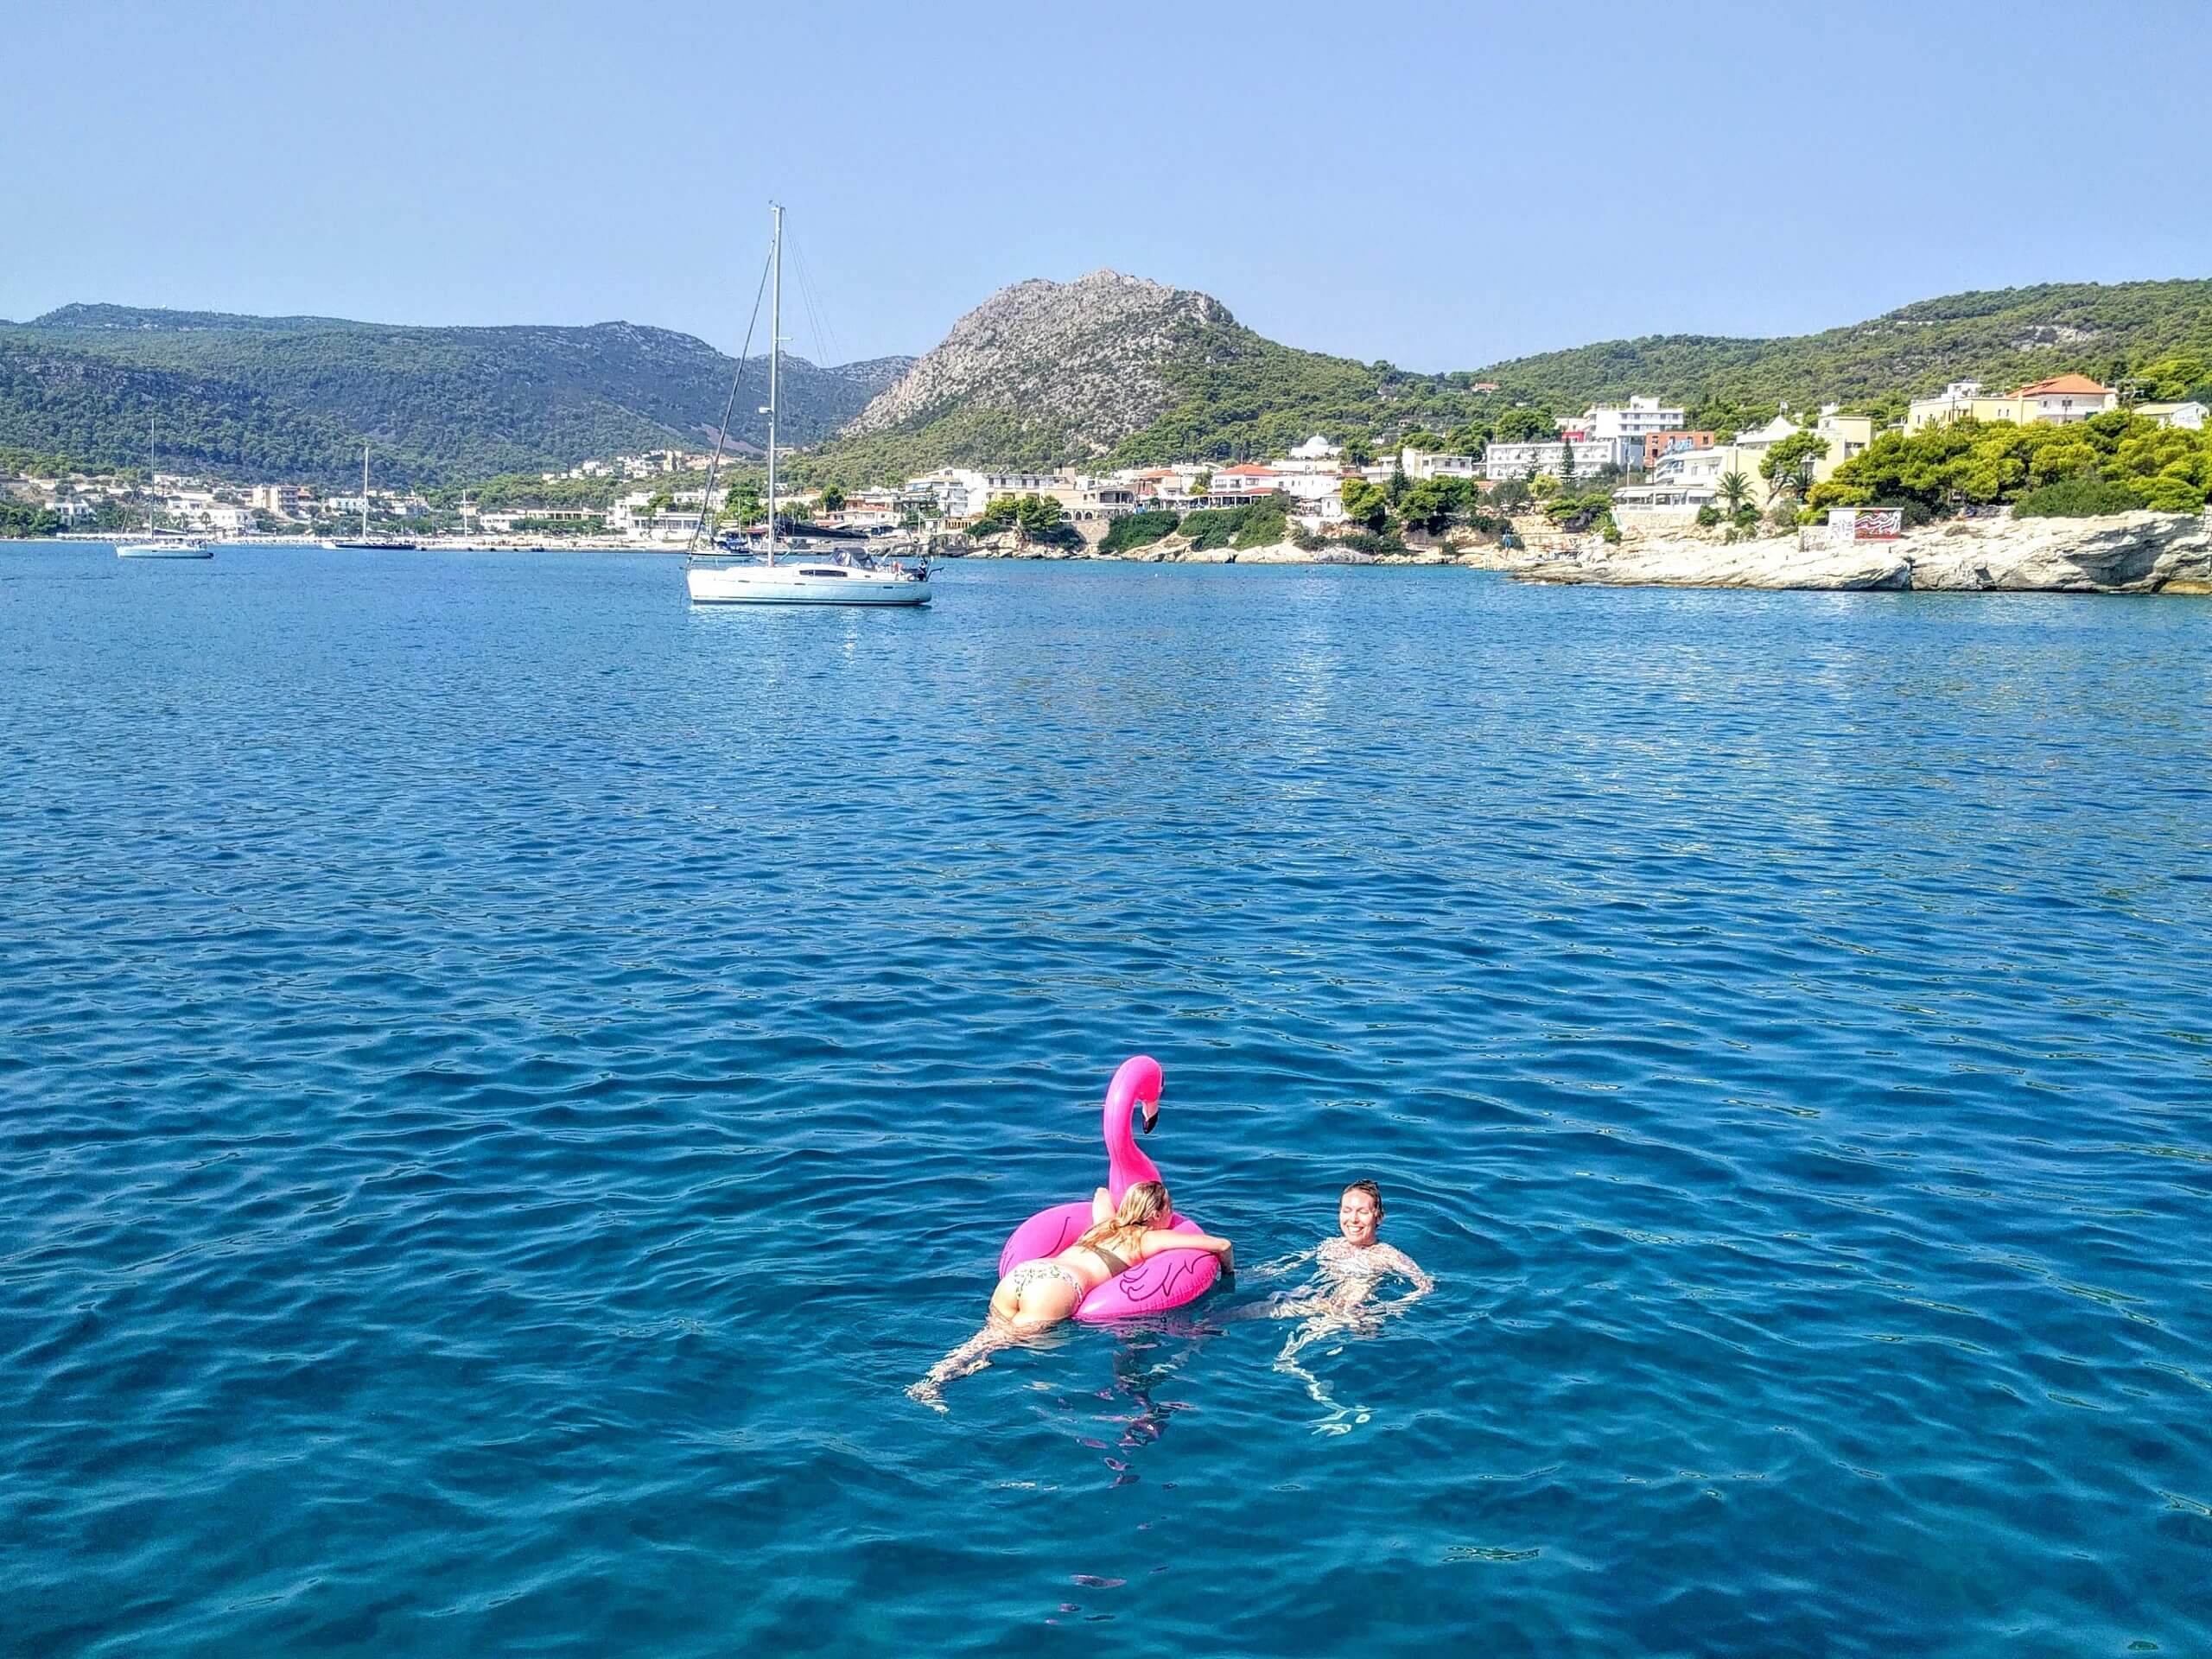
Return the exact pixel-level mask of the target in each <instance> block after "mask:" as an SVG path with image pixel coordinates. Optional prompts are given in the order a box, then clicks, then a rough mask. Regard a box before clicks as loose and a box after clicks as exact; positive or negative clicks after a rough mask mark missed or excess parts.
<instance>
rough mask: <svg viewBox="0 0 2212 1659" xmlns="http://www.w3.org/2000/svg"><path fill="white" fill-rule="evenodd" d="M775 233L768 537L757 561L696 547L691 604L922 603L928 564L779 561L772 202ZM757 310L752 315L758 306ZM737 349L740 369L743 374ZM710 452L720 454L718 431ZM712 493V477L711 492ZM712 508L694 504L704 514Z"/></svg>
mask: <svg viewBox="0 0 2212 1659" xmlns="http://www.w3.org/2000/svg"><path fill="white" fill-rule="evenodd" d="M770 211H771V212H772V213H773V214H774V216H775V218H774V223H775V232H774V239H773V241H772V243H771V245H770V251H769V255H768V258H769V291H770V299H769V304H768V536H767V542H766V548H765V550H764V552H765V557H764V558H763V559H762V560H761V561H760V562H759V563H732V562H730V560H729V558H728V556H726V555H721V554H715V553H706V554H700V553H696V552H695V553H694V554H692V555H691V556H690V563H689V565H688V568H687V569H685V570H684V573H683V582H684V586H685V587H686V588H688V589H689V590H690V594H691V602H692V603H693V604H695V605H926V604H928V603H929V602H930V576H929V566H928V564H927V563H921V564H919V565H917V566H908V565H906V564H903V563H899V562H897V561H895V560H880V559H877V558H875V557H874V556H872V555H870V554H868V553H865V552H855V551H852V550H849V549H842V548H837V549H832V550H823V549H821V548H818V547H808V546H804V545H801V546H798V547H791V548H787V549H785V550H784V560H783V563H780V564H779V563H777V562H776V561H777V552H778V545H777V540H776V397H777V366H778V359H779V357H780V355H781V353H782V347H783V335H782V323H783V303H784V210H783V208H782V207H779V206H773V205H772V207H771V209H770ZM755 315H758V314H757V313H756V314H755ZM738 372H739V373H740V374H743V373H744V372H745V371H744V357H743V353H740V354H739V362H738ZM715 462H716V464H717V465H718V466H719V464H720V462H721V439H720V438H717V440H716V442H715ZM711 495H712V480H711V477H710V478H709V499H711ZM709 511H711V508H710V506H709V502H708V501H702V503H701V504H700V513H701V517H702V519H703V518H704V517H705V516H706V514H707V513H708V512H709Z"/></svg>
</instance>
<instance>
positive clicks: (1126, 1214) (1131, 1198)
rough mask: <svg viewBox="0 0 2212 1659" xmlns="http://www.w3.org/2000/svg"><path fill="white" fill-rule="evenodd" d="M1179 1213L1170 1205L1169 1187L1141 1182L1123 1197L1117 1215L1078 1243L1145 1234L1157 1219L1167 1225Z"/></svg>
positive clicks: (1158, 1183)
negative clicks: (1147, 1228) (1148, 1226)
mask: <svg viewBox="0 0 2212 1659" xmlns="http://www.w3.org/2000/svg"><path fill="white" fill-rule="evenodd" d="M1174 1213H1175V1211H1174V1208H1173V1206H1172V1205H1170V1204H1169V1203H1168V1202H1167V1186H1166V1183H1165V1182H1163V1181H1137V1182H1135V1183H1133V1184H1132V1185H1130V1187H1129V1189H1128V1191H1127V1192H1124V1193H1122V1202H1121V1203H1120V1204H1119V1205H1116V1207H1115V1210H1114V1213H1113V1214H1112V1215H1110V1216H1109V1217H1107V1218H1106V1219H1105V1220H1103V1221H1102V1222H1097V1223H1095V1224H1093V1225H1092V1226H1090V1228H1089V1229H1088V1230H1085V1231H1084V1235H1083V1236H1082V1237H1081V1238H1078V1239H1077V1240H1076V1243H1078V1244H1096V1243H1098V1242H1099V1241H1100V1240H1102V1239H1104V1238H1107V1237H1109V1236H1110V1237H1114V1238H1122V1237H1125V1236H1128V1234H1130V1233H1135V1232H1141V1231H1143V1230H1144V1229H1145V1228H1146V1226H1147V1225H1148V1224H1151V1223H1152V1222H1154V1221H1155V1220H1157V1221H1159V1222H1160V1223H1162V1224H1165V1223H1166V1220H1167V1218H1168V1217H1171V1216H1173V1214H1174Z"/></svg>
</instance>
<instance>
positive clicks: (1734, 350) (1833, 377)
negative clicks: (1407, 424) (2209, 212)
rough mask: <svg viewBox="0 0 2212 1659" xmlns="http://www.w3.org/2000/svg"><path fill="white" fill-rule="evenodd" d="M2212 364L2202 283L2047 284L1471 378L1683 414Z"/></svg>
mask: <svg viewBox="0 0 2212 1659" xmlns="http://www.w3.org/2000/svg"><path fill="white" fill-rule="evenodd" d="M2177 356H2184V357H2185V356H2194V357H2196V358H2198V359H2202V360H2204V361H2207V362H2212V282H2199V281H2188V282H2183V281H2177V282H2163V283H2113V284H2109V285H2104V284H2099V283H2045V284H2043V285H2042V286H2039V287H2035V288H2005V289H1991V290H1987V291H1984V292H1980V293H1972V294H1952V295H1948V296H1945V297H1943V298H1942V299H1937V300H1923V301H1920V302H1918V303H1916V304H1913V305H1908V306H1904V307H1902V308H1899V309H1897V310H1895V311H1891V312H1889V313H1887V314H1886V315H1883V316H1879V317H1876V318H1874V319H1873V320H1872V321H1869V322H1860V323H1853V324H1852V325H1851V326H1850V327H1844V328H1831V329H1828V330H1827V332H1825V333H1823V334H1802V335H1797V336H1795V337H1789V338H1783V339H1778V340H1726V339H1714V338H1709V337H1707V336H1703V335H1696V334H1654V335H1649V336H1647V337H1645V338H1643V339H1641V340H1606V341H1605V342H1603V343H1602V344H1599V345H1596V346H1578V347H1576V348H1575V349H1573V350H1572V351H1564V352H1547V353H1542V354H1541V355H1540V356H1535V357H1522V358H1515V359H1510V360H1509V361H1507V362H1503V363H1495V364H1492V365H1491V366H1490V367H1488V368H1486V369H1482V370H1478V371H1477V372H1476V374H1475V377H1474V378H1478V379H1482V380H1495V381H1497V383H1498V385H1500V387H1501V388H1502V391H1501V394H1500V395H1501V396H1503V397H1527V398H1530V399H1534V400H1537V401H1543V402H1548V403H1551V404H1555V405H1556V406H1557V407H1558V408H1559V409H1560V410H1567V409H1568V408H1574V409H1581V408H1583V407H1585V406H1586V405H1587V404H1591V403H1592V402H1599V401H1604V400H1607V399H1618V398H1621V397H1627V396H1629V395H1630V394H1631V393H1638V392H1641V393H1647V394H1648V393H1655V392H1656V393H1657V394H1659V395H1660V396H1662V397H1667V398H1670V399H1673V400H1675V401H1679V402H1682V403H1686V404H1700V403H1707V402H1718V403H1729V402H1735V403H1761V402H1771V401H1772V400H1774V399H1777V398H1786V399H1788V400H1789V402H1790V403H1792V404H1796V405H1799V406H1803V405H1806V404H1813V403H1816V402H1823V401H1827V402H1846V403H1848V402H1853V401H1866V400H1873V399H1879V398H1883V397H1912V396H1914V395H1916V394H1918V393H1922V392H1929V391H1938V390H1940V389H1941V388H1942V385H1943V384H1944V383H1945V382H1946V381H1949V380H1962V379H1974V380H1980V381H1982V382H1984V383H1985V384H1986V385H1991V386H1993V387H2001V388H2004V389H2005V390H2008V391H2009V390H2011V389H2012V387H2014V386H2018V385H2024V384H2026V383H2028V382H2031V381H2034V380H2040V379H2043V378H2046V377H2048V376H2050V375H2054V374H2064V373H2067V372H2081V373H2083V374H2088V375H2090V376H2092V377H2094V378H2097V379H2100V380H2102V381H2103V382H2105V383H2106V384H2107V385H2110V384H2111V383H2113V381H2114V380H2117V379H2120V378H2124V377H2126V375H2128V374H2129V373H2131V372H2133V371H2135V370H2137V369H2139V368H2140V367H2141V366H2143V365H2145V364H2147V363H2151V362H2154V361H2157V360H2158V359H2164V358H2171V357H2177Z"/></svg>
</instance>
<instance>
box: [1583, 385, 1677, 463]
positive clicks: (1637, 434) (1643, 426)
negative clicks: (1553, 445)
mask: <svg viewBox="0 0 2212 1659" xmlns="http://www.w3.org/2000/svg"><path fill="white" fill-rule="evenodd" d="M1686 413H1687V411H1686V410H1680V409H1672V408H1669V407H1668V406H1667V405H1666V404H1662V403H1661V402H1660V401H1659V400H1658V399H1657V398H1656V397H1631V398H1630V399H1629V400H1628V404H1627V405H1626V407H1624V408H1616V407H1613V406H1611V405H1609V404H1608V405H1599V404H1592V406H1591V407H1590V408H1588V409H1586V410H1583V411H1582V413H1581V415H1580V416H1564V415H1563V416H1560V422H1559V424H1560V430H1561V431H1579V432H1580V433H1581V434H1582V435H1583V436H1584V437H1586V438H1634V439H1635V440H1636V441H1637V444H1636V448H1637V455H1638V457H1639V458H1641V456H1642V454H1643V437H1644V435H1645V434H1646V433H1648V432H1680V431H1681V430H1682V428H1683V416H1685V414H1686Z"/></svg>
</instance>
